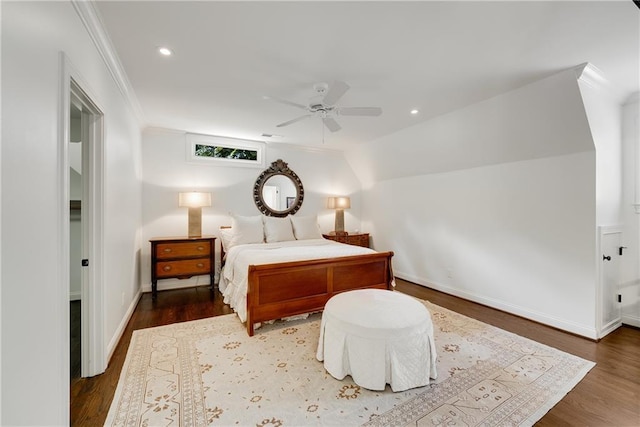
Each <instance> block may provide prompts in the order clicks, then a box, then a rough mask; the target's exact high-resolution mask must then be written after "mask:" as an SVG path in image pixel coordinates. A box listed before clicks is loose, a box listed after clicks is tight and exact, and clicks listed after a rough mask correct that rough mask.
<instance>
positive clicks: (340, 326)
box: [316, 289, 437, 392]
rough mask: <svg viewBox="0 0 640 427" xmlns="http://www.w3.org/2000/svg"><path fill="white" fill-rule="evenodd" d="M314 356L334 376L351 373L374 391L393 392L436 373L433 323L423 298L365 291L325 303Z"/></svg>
mask: <svg viewBox="0 0 640 427" xmlns="http://www.w3.org/2000/svg"><path fill="white" fill-rule="evenodd" d="M316 358H317V359H318V360H319V361H324V367H325V369H326V370H327V372H329V373H330V374H331V375H332V376H333V377H334V378H336V379H338V380H342V379H343V378H344V377H345V376H347V375H351V377H352V378H353V381H354V382H355V383H356V384H358V385H359V386H361V387H364V388H367V389H370V390H384V388H385V385H386V384H390V385H391V389H392V390H393V391H394V392H395V391H404V390H408V389H410V388H413V387H421V386H424V385H427V384H429V378H433V379H435V378H436V377H437V371H436V349H435V342H434V340H433V323H431V315H430V314H429V311H428V310H427V308H426V307H425V306H424V304H422V303H421V302H420V301H418V300H416V299H414V298H412V297H410V296H408V295H405V294H402V293H400V292H394V291H386V290H381V289H362V290H356V291H349V292H344V293H341V294H338V295H335V296H334V297H332V298H331V299H330V300H329V301H328V302H327V304H326V305H325V308H324V312H323V314H322V323H321V327H320V338H319V340H318V351H317V353H316Z"/></svg>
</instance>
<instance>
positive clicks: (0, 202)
mask: <svg viewBox="0 0 640 427" xmlns="http://www.w3.org/2000/svg"><path fill="white" fill-rule="evenodd" d="M0 22H2V2H0ZM0 46H2V31H0ZM1 81H2V67H0V82H1ZM1 135H2V102H0V140H1V139H2V137H1ZM1 148H2V144H1V143H0V165H2V149H1ZM1 176H2V166H0V177H1ZM1 188H2V179H1V178H0V189H1ZM0 224H2V197H0ZM1 241H2V228H1V227H0V242H1ZM1 308H2V245H0V309H1ZM0 331H2V316H0ZM1 336H2V334H0V338H1ZM2 354H3V353H2V339H0V384H4V382H2V366H4V365H3V364H2ZM1 422H2V387H0V423H1Z"/></svg>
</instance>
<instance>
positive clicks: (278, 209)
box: [253, 159, 304, 217]
mask: <svg viewBox="0 0 640 427" xmlns="http://www.w3.org/2000/svg"><path fill="white" fill-rule="evenodd" d="M303 199H304V188H303V187H302V181H300V178H298V175H296V173H295V172H294V171H292V170H291V169H289V166H288V165H287V163H286V162H284V161H283V160H282V159H278V160H276V161H275V162H273V163H271V166H270V167H269V168H267V169H265V170H264V171H263V172H262V173H261V174H260V176H259V177H258V179H257V180H256V183H255V185H254V186H253V200H254V202H255V203H256V206H257V207H258V210H260V212H262V213H263V214H264V215H267V216H275V217H285V216H287V215H293V214H295V213H296V212H298V209H300V207H301V206H302V200H303Z"/></svg>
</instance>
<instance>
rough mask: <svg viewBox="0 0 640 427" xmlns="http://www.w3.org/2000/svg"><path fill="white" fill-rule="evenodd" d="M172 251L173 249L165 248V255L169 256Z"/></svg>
mask: <svg viewBox="0 0 640 427" xmlns="http://www.w3.org/2000/svg"><path fill="white" fill-rule="evenodd" d="M171 251H172V249H171V248H165V250H164V253H165V254H168V253H170V252H171Z"/></svg>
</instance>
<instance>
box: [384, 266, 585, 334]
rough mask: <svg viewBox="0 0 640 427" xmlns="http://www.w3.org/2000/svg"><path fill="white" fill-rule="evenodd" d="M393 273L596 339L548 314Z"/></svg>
mask: <svg viewBox="0 0 640 427" xmlns="http://www.w3.org/2000/svg"><path fill="white" fill-rule="evenodd" d="M394 273H395V276H396V277H398V278H400V279H404V280H408V281H410V282H413V283H417V284H419V285H422V286H426V287H429V288H432V289H435V290H437V291H440V292H444V293H446V294H449V295H454V296H457V297H460V298H464V299H466V300H469V301H473V302H477V303H479V304H482V305H486V306H488V307H493V308H496V309H498V310H502V311H505V312H507V313H511V314H515V315H516V316H520V317H524V318H525V319H530V320H533V321H536V322H539V323H543V324H545V325H549V326H553V327H554V328H558V329H562V330H563V331H567V332H571V333H573V334H577V335H580V336H583V337H587V338H590V339H596V330H595V328H593V327H589V326H586V325H581V324H579V323H575V322H569V321H567V320H564V319H560V318H557V317H555V316H549V315H548V314H545V313H540V312H539V311H533V310H529V309H527V308H524V307H520V306H517V305H513V304H508V303H505V302H503V301H500V300H496V299H493V298H487V297H484V296H482V295H478V294H474V293H470V292H465V291H461V290H459V289H455V288H452V287H450V286H448V285H444V284H440V283H436V282H432V281H428V280H423V279H422V278H420V277H416V276H413V275H411V274H407V273H403V272H401V271H398V270H394Z"/></svg>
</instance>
